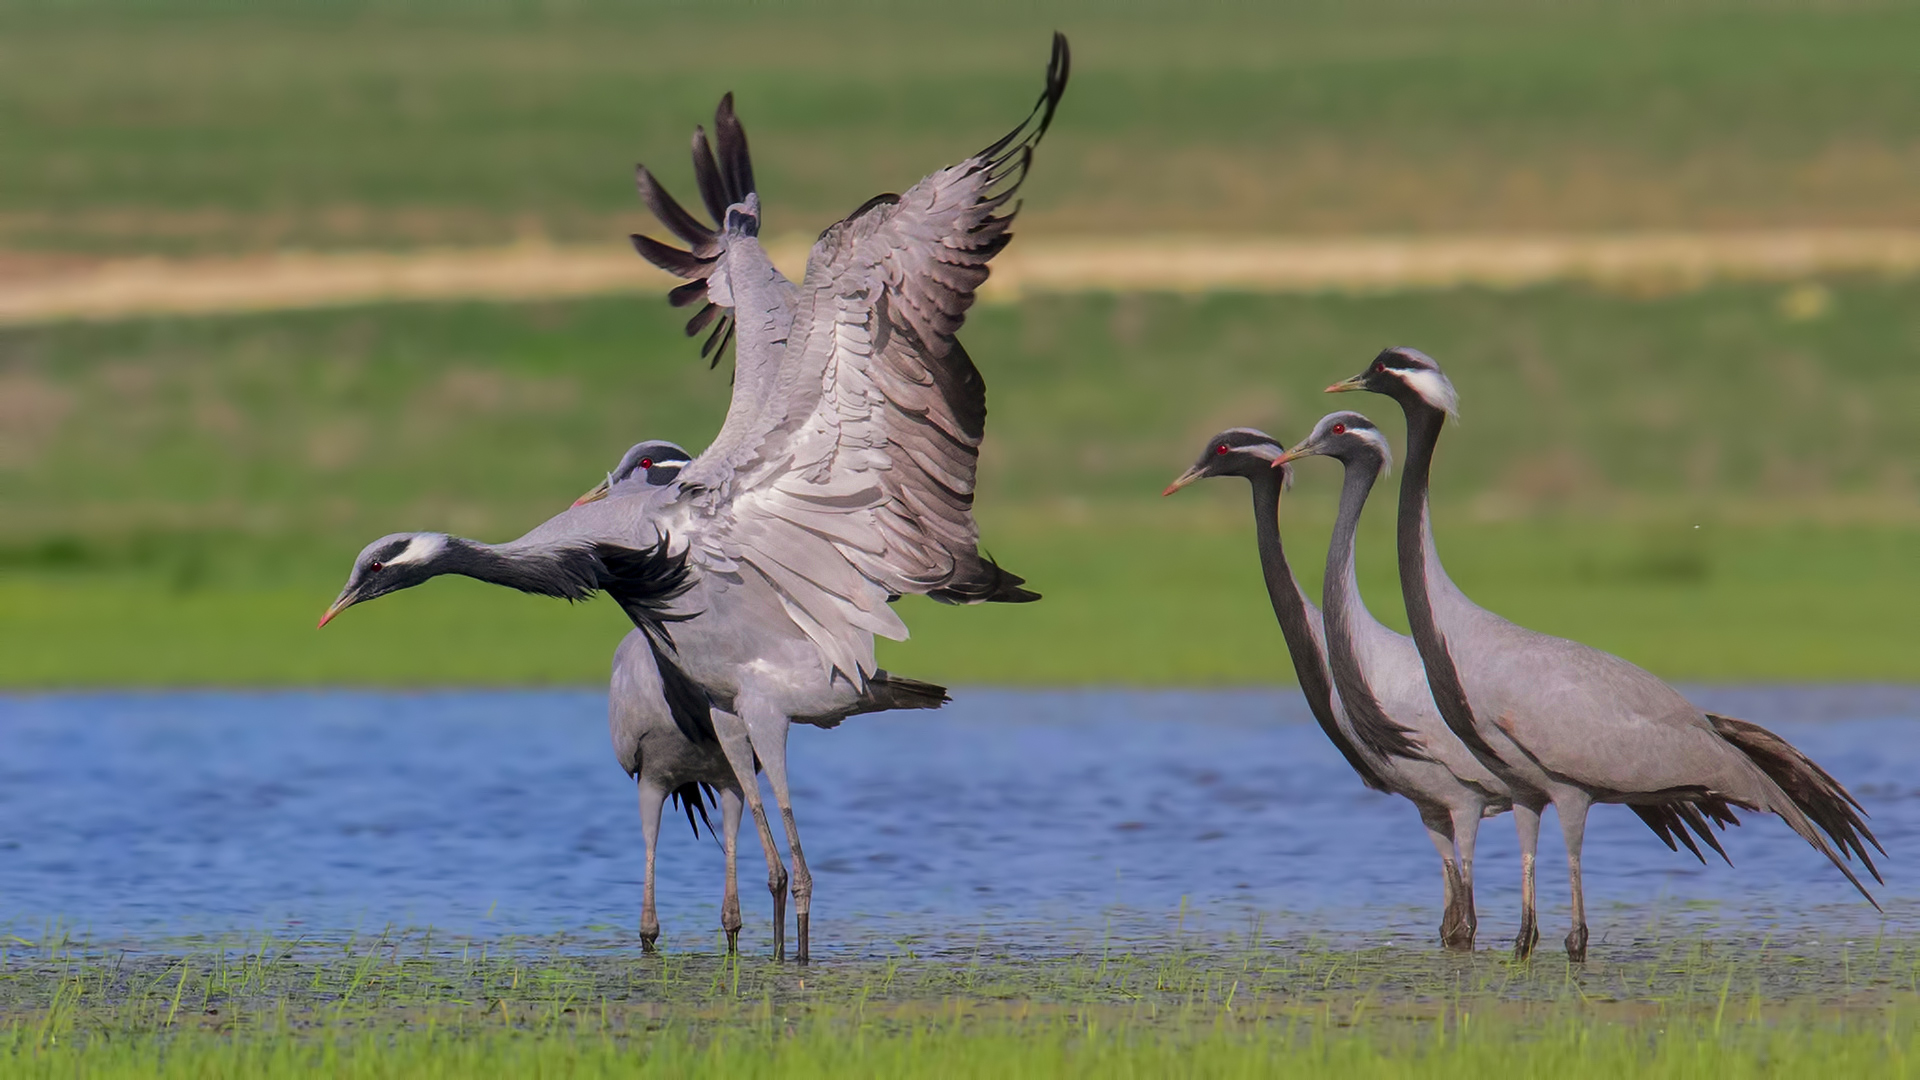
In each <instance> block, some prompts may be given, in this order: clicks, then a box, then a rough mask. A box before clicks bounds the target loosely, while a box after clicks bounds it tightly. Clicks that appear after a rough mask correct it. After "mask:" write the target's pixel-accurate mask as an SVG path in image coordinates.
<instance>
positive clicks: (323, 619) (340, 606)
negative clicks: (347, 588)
mask: <svg viewBox="0 0 1920 1080" xmlns="http://www.w3.org/2000/svg"><path fill="white" fill-rule="evenodd" d="M352 606H353V601H351V600H349V599H347V598H346V597H344V596H342V597H341V598H340V599H338V600H335V601H334V602H333V606H332V607H330V608H328V609H327V613H326V614H325V615H322V616H320V624H319V626H315V627H314V629H315V630H318V629H320V627H321V626H325V625H327V624H328V623H330V622H332V621H333V617H334V616H335V615H338V614H340V613H341V612H343V611H345V610H347V609H348V608H350V607H352Z"/></svg>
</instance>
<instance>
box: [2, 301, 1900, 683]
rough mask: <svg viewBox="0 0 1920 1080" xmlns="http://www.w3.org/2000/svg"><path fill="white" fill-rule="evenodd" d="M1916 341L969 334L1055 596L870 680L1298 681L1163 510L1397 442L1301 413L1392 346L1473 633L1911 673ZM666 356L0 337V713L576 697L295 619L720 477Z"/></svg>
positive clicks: (922, 614) (568, 309) (1859, 309)
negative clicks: (388, 549)
mask: <svg viewBox="0 0 1920 1080" xmlns="http://www.w3.org/2000/svg"><path fill="white" fill-rule="evenodd" d="M1808 297H1812V298H1814V299H1815V300H1817V303H1814V304H1811V305H1810V304H1809V301H1808ZM1917 311H1920V284H1916V283H1912V282H1904V283H1903V282H1878V281H1835V282H1825V283H1809V284H1805V285H1802V286H1797V287H1795V288H1793V289H1789V290H1785V291H1783V290H1781V289H1779V288H1776V287H1763V286H1719V287H1713V288H1708V289H1704V290H1699V291H1692V292H1684V293H1675V294H1671V295H1662V296H1651V297H1646V296H1624V295H1618V294H1612V293H1605V292H1598V291H1593V290H1589V289H1582V288H1549V289H1534V290H1528V291H1522V292H1513V293H1500V292H1484V291H1459V292H1448V293H1431V294H1409V295H1400V296H1380V297H1233V296H1216V297H1173V296H1121V297H1036V298H1032V299H1029V300H1026V301H1023V302H1022V303H1020V304H1017V305H1009V306H997V307H989V308H984V309H982V310H980V311H978V312H977V313H976V314H975V317H974V319H973V321H972V322H971V323H970V324H969V328H968V342H969V346H970V349H971V351H972V352H973V354H974V355H975V356H976V357H977V358H978V360H979V362H980V364H981V366H982V368H983V370H984V372H985V374H986V376H987V379H988V381H989V383H990V385H991V388H992V389H991V394H990V399H991V403H992V418H991V420H990V424H989V438H988V441H987V445H986V452H985V455H984V457H983V459H982V466H981V486H980V496H979V503H978V506H979V512H980V516H981V519H982V522H983V527H984V535H985V537H986V541H987V545H988V547H989V549H990V550H991V551H992V552H993V553H994V554H995V555H996V556H997V557H999V558H1000V559H1002V560H1003V561H1004V562H1005V563H1006V564H1007V565H1008V566H1010V567H1012V568H1014V569H1015V570H1017V571H1019V572H1020V573H1022V574H1024V575H1026V576H1028V577H1029V578H1031V579H1032V580H1033V582H1034V583H1035V585H1036V586H1037V587H1038V588H1040V589H1041V591H1043V592H1044V593H1046V594H1047V599H1046V601H1044V602H1043V603H1041V604H1038V605H1033V606H1030V607H1024V608H1015V609H1008V608H999V609H966V610H952V609H941V608H936V607H934V606H932V605H915V607H916V610H915V611H914V612H913V613H912V615H911V616H910V619H911V622H912V625H913V627H914V631H915V634H916V638H915V640H914V641H913V642H910V643H908V644H905V645H902V646H889V647H888V648H887V650H886V652H885V653H884V654H883V656H884V657H885V660H886V662H888V663H892V664H897V665H898V666H899V668H900V669H901V670H904V671H909V672H912V673H913V674H915V675H918V676H921V677H925V678H931V679H938V680H941V681H947V682H952V683H964V682H976V683H977V682H1024V683H1061V682H1080V681H1100V682H1125V683H1176V682H1221V681H1228V682H1234V681H1237V682H1261V681H1272V680H1276V679H1284V678H1286V677H1287V672H1286V670H1285V667H1284V662H1283V661H1282V660H1281V659H1280V656H1281V649H1280V647H1279V642H1278V636H1277V632H1276V631H1275V630H1274V628H1273V625H1272V620H1271V615H1270V614H1269V613H1268V612H1267V611H1266V610H1265V607H1264V600H1263V597H1262V595H1261V593H1260V587H1259V583H1258V577H1257V573H1256V569H1255V564H1254V556H1253V552H1252V545H1251V539H1250V527H1249V522H1248V521H1247V520H1246V515H1247V509H1246V506H1245V498H1246V496H1245V493H1244V490H1243V489H1241V488H1240V487H1239V483H1238V481H1234V482H1231V483H1229V482H1227V481H1215V482H1212V483H1208V484H1203V485H1198V486H1196V487H1194V488H1192V489H1189V490H1188V491H1184V492H1182V493H1181V494H1180V495H1179V496H1177V497H1175V498H1173V499H1165V500H1163V499H1161V498H1159V497H1158V491H1159V489H1160V487H1161V486H1163V485H1164V484H1165V483H1166V481H1167V480H1168V479H1170V478H1171V477H1172V476H1173V475H1174V474H1175V473H1176V472H1178V471H1179V470H1180V469H1181V468H1183V467H1184V466H1185V465H1186V464H1187V463H1188V462H1189V461H1191V460H1192V458H1193V456H1194V455H1195V454H1196V453H1197V452H1198V451H1199V450H1200V449H1201V447H1202V444H1203V441H1204V440H1205V438H1206V437H1207V436H1208V435H1209V434H1210V433H1212V432H1213V431H1214V430H1216V429H1218V428H1220V427H1224V426H1228V425H1232V424H1248V423H1250V424H1256V425H1260V426H1263V427H1266V428H1267V429H1269V430H1271V431H1273V432H1274V433H1275V434H1277V435H1279V436H1280V437H1282V438H1289V439H1290V438H1297V437H1298V436H1299V434H1300V433H1302V432H1303V431H1305V430H1306V429H1307V427H1308V426H1309V425H1310V424H1311V423H1312V421H1313V419H1314V418H1315V417H1317V416H1318V415H1320V414H1321V413H1322V412H1323V411H1327V410H1329V409H1330V408H1332V407H1333V406H1335V405H1343V406H1350V407H1351V406H1357V407H1360V408H1363V409H1366V410H1368V411H1371V412H1372V413H1374V414H1375V415H1376V416H1378V417H1379V418H1380V419H1381V420H1382V422H1383V423H1384V424H1385V426H1386V427H1387V429H1388V430H1389V431H1390V432H1395V433H1397V432H1398V430H1399V421H1398V420H1397V418H1394V417H1393V416H1392V415H1391V411H1390V405H1389V403H1387V402H1386V401H1384V399H1372V398H1369V399H1365V400H1358V399H1353V398H1343V399H1338V400H1336V399H1331V398H1327V397H1325V396H1324V395H1322V394H1320V393H1319V389H1320V387H1322V386H1324V385H1326V383H1327V382H1329V381H1331V380H1332V379H1334V378H1337V377H1340V376H1343V375H1346V374H1349V373H1351V372H1352V371H1353V370H1356V369H1357V368H1358V366H1359V365H1360V364H1361V363H1363V362H1364V361H1365V360H1366V358H1367V357H1369V356H1371V355H1372V353H1373V352H1374V351H1375V350H1376V349H1377V348H1378V347H1379V346H1380V345H1382V344H1384V343H1387V342H1396V341H1398V342H1415V343H1419V344H1421V345H1422V346H1424V347H1426V348H1427V349H1429V350H1430V351H1431V352H1433V353H1434V354H1435V355H1437V356H1438V357H1440V358H1441V360H1442V361H1443V362H1444V363H1445V364H1446V365H1447V366H1448V369H1449V370H1450V371H1451V372H1452V373H1453V375H1454V377H1455V379H1456V381H1457V382H1458V384H1459V385H1460V387H1461V389H1462V392H1463V394H1464V401H1465V410H1464V411H1465V422H1464V423H1463V424H1462V425H1461V426H1460V427H1459V428H1458V429H1457V430H1454V431H1453V432H1452V433H1451V434H1449V435H1448V436H1447V440H1446V442H1445V443H1444V444H1443V445H1442V448H1441V459H1440V468H1439V471H1438V474H1437V477H1436V485H1437V488H1436V498H1437V510H1436V513H1437V520H1438V524H1439V529H1440V536H1441V543H1442V548H1443V551H1444V552H1445V554H1446V556H1447V558H1448V560H1449V565H1450V567H1451V569H1452V571H1453V573H1454V576H1455V577H1456V578H1457V579H1458V580H1459V581H1460V582H1461V583H1462V585H1463V586H1464V587H1466V588H1467V589H1468V590H1469V591H1470V592H1471V593H1472V594H1473V595H1475V596H1476V597H1477V598H1479V599H1481V600H1482V601H1483V602H1484V603H1486V604H1488V605H1489V606H1491V607H1494V608H1496V609H1497V610H1500V611H1503V612H1506V613H1509V614H1511V615H1513V616H1514V617H1516V618H1519V619H1521V620H1523V621H1525V622H1527V623H1529V624H1531V625H1534V626H1538V627H1541V628H1543V629H1548V630H1552V631H1556V632H1560V633H1565V634H1569V635H1572V636H1575V637H1579V638H1581V639H1583V640H1587V641H1591V642H1593V643H1595V644H1597V645H1601V646H1603V647H1606V648H1609V649H1612V650H1615V651H1617V652H1620V653H1622V654H1623V655H1626V656H1628V657H1630V658H1632V659H1634V660H1636V661H1639V662H1641V663H1643V664H1646V665H1648V666H1650V667H1652V668H1654V669H1655V670H1657V671H1659V672H1661V673H1662V674H1666V675H1669V676H1674V677H1682V678H1693V679H1753V678H1816V679H1817V678H1836V679H1837V678H1846V679H1911V678H1916V677H1920V661H1917V660H1915V659H1914V657H1913V655H1912V653H1911V650H1907V649H1904V648H1902V647H1900V646H1899V643H1900V642H1902V641H1904V640H1906V638H1907V636H1908V633H1909V629H1910V624H1909V622H1908V619H1909V615H1908V612H1909V611H1910V609H1911V606H1912V604H1911V601H1912V598H1913V597H1914V596H1915V595H1917V593H1916V585H1920V581H1916V575H1917V574H1920V570H1916V568H1915V567H1916V563H1915V562H1914V560H1913V559H1912V558H1911V552H1912V551H1913V550H1914V547H1915V542H1916V540H1920V514H1916V512H1915V509H1914V508H1915V500H1914V494H1915V473H1914V468H1915V466H1914V462H1915V461H1920V428H1916V427H1915V425H1914V424H1913V423H1912V420H1911V418H1912V417H1913V416H1914V415H1915V414H1916V413H1917V412H1920V375H1916V374H1915V373H1916V371H1917V370H1920V369H1917V368H1916V367H1915V365H1914V364H1913V362H1912V358H1913V356H1914V353H1915V350H1916V348H1920V316H1916V314H1915V312H1917ZM676 322H677V320H676V319H675V318H674V315H673V313H671V312H670V311H669V310H668V309H667V308H666V306H665V305H664V304H661V303H658V302H653V301H635V300H603V301H587V302H577V303H564V304H562V303H554V304H530V305H492V306H489V305H448V306H426V305H423V306H394V307H383V308H368V309H360V310H347V311H334V312H306V313H289V314H280V315H260V316H251V317H244V318H222V319H200V320H193V319H175V320H153V321H144V322H135V323H125V324H116V325H66V326H53V327H43V328H17V329H11V330H6V331H4V332H0V380H4V385H5V388H6V395H5V400H6V402H7V407H8V410H9V411H8V412H7V414H6V425H5V427H4V429H3V431H0V433H3V434H4V438H3V439H0V502H3V503H4V504H5V506H6V508H7V513H6V514H5V516H4V518H0V634H3V635H4V636H5V638H6V640H7V641H8V648H6V649H5V650H0V684H4V685H10V686H16V687H23V686H71V685H89V686H111V685H126V684H137V685H151V684H171V685H182V684H184V685H211V684H236V683H238V684H286V683H308V682H331V681H343V682H352V683H372V684H399V685H422V684H425V685H432V684H446V683H486V684H501V683H521V682H552V681H561V682H592V681H597V680H598V679H600V678H602V677H603V673H604V666H603V665H604V662H605V657H606V656H607V655H608V654H609V653H610V651H611V644H612V642H613V640H614V639H615V638H616V637H617V636H618V634H619V633H621V632H622V623H621V621H620V618H619V616H618V614H617V613H615V612H614V611H613V610H612V609H611V607H610V606H609V605H589V606H588V608H587V609H586V610H584V611H582V610H572V609H569V608H568V607H567V606H566V605H563V604H558V603H555V602H551V601H544V600H538V599H532V598H526V597H520V596H515V595H510V594H507V593H505V592H504V591H502V590H497V589H492V588H488V587H484V586H480V585H477V584H474V583H471V582H465V581H444V582H435V583H433V584H432V585H430V586H429V587H427V588H423V589H419V590H415V591H411V592H408V593H406V594H403V595H401V596H396V597H393V598H391V599H387V600H383V601H381V602H380V603H378V604H373V605H368V606H367V607H365V608H362V609H360V610H356V611H354V612H353V613H351V614H350V615H349V616H348V617H346V618H345V619H343V620H342V621H341V622H340V623H339V624H338V625H337V626H334V627H329V628H328V630H327V631H326V632H324V633H315V632H314V631H313V630H312V623H313V620H314V619H315V618H316V617H317V616H318V613H319V611H320V610H321V609H322V608H323V607H324V606H325V605H326V604H327V602H328V601H329V600H331V599H332V596H333V593H334V592H335V591H336V590H337V589H338V587H339V584H340V581H341V580H342V579H343V578H344V576H345V573H346V570H347V567H348V566H349V565H350V563H351V560H352V556H353V554H354V552H356V551H357V550H358V549H359V548H360V546H361V545H362V544H364V543H365V542H367V541H369V540H371V539H373V538H374V537H377V536H380V535H382V534H384V533H387V532H391V531H395V530H399V529H410V528H426V529H444V530H448V531H452V532H457V533H461V534H464V535H470V536H476V537H479V538H482V539H490V540H501V539H508V538H511V537H513V536H516V535H519V534H520V533H521V532H523V531H524V530H525V529H527V528H529V527H531V526H532V525H533V524H535V523H537V522H539V521H540V520H542V519H544V518H545V517H546V516H548V515H550V514H551V513H554V512H556V511H557V510H558V509H560V508H561V507H563V506H564V505H565V503H566V501H567V499H568V497H569V496H571V495H572V494H574V493H576V492H578V491H582V490H585V489H586V488H587V487H588V486H590V485H591V484H592V483H593V482H594V481H595V480H596V479H597V478H598V476H599V475H600V473H601V472H602V471H603V470H604V469H606V468H607V467H608V466H609V465H610V464H611V463H612V462H613V461H614V459H615V458H616V457H617V456H618V455H619V453H620V451H621V450H622V449H624V448H625V447H626V446H627V445H628V444H629V443H630V442H632V441H634V440H636V439H638V438H640V437H643V436H648V437H668V438H675V439H678V440H681V441H683V442H685V443H687V444H688V445H691V446H695V447H698V446H700V445H703V444H704V442H705V441H706V440H707V439H708V438H710V437H711V434H712V432H713V431H714V430H716V429H717V427H718V424H719V420H720V417H721V415H722V413H723V412H724V409H725V401H726V395H727V392H728V380H727V376H726V372H725V371H724V370H722V371H719V372H711V371H707V370H706V369H705V368H704V367H703V366H702V365H701V364H700V363H699V362H698V361H697V360H696V359H695V358H694V357H693V355H692V350H691V349H690V348H688V347H687V344H686V343H685V341H684V339H682V338H681V337H680V336H679V334H678V332H677V329H676V328H675V323H676ZM1396 437H1397V435H1396ZM1337 480H1338V477H1337V472H1336V470H1335V469H1334V467H1333V466H1332V465H1331V464H1330V463H1327V462H1308V463H1305V464H1304V465H1302V466H1301V467H1300V469H1299V483H1298V484H1297V486H1296V488H1295V490H1294V492H1293V493H1292V494H1291V495H1290V496H1289V498H1288V502H1287V504H1286V507H1285V510H1284V513H1285V517H1286V524H1287V528H1286V535H1287V537H1288V539H1289V540H1290V542H1291V543H1292V545H1293V548H1292V553H1293V559H1294V562H1295V565H1296V568H1297V569H1298V571H1299V572H1300V573H1301V575H1302V576H1303V577H1304V578H1306V579H1308V580H1310V581H1315V580H1317V577H1318V567H1319V566H1320V563H1321V560H1322V545H1323V544H1324V542H1325V536H1326V533H1327V528H1328V525H1329V523H1330V517H1331V505H1332V496H1333V494H1334V492H1335V490H1336V487H1337ZM1389 483H1391V481H1390V482H1389ZM1391 518H1392V511H1391V503H1390V501H1388V500H1387V499H1384V498H1382V499H1378V500H1377V501H1376V505H1375V507H1374V508H1373V510H1372V511H1371V513H1370V514H1369V517H1368V519H1367V520H1366V522H1365V523H1364V529H1363V544H1364V547H1363V551H1362V560H1361V562H1362V574H1363V581H1364V584H1365V586H1366V588H1367V590H1368V593H1369V595H1370V596H1371V597H1372V598H1373V604H1374V607H1375V608H1376V610H1377V611H1378V612H1379V613H1380V614H1381V616H1382V617H1383V618H1386V619H1388V620H1389V621H1398V606H1399V605H1398V602H1397V586H1396V584H1395V579H1394V574H1393V569H1392V555H1391V546H1390V535H1389V531H1390V528H1391Z"/></svg>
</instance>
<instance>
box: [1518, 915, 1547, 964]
mask: <svg viewBox="0 0 1920 1080" xmlns="http://www.w3.org/2000/svg"><path fill="white" fill-rule="evenodd" d="M1538 944H1540V928H1539V927H1538V926H1536V925H1534V922H1533V914H1532V913H1531V912H1529V913H1528V914H1526V915H1525V916H1523V917H1522V918H1521V920H1520V934H1519V936H1518V937H1516V938H1514V939H1513V958H1514V959H1515V960H1525V959H1526V958H1527V957H1529V956H1532V955H1533V947H1534V946H1535V945H1538Z"/></svg>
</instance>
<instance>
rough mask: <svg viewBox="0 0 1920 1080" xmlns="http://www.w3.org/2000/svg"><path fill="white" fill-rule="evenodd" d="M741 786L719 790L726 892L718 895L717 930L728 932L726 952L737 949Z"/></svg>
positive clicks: (738, 931) (738, 938)
mask: <svg viewBox="0 0 1920 1080" xmlns="http://www.w3.org/2000/svg"><path fill="white" fill-rule="evenodd" d="M740 803H741V798H740V789H739V788H738V787H732V786H729V787H724V788H722V789H720V830H721V832H722V833H724V834H725V835H723V836H722V837H721V839H720V843H721V846H722V847H723V848H724V849H725V850H726V853H727V891H726V895H724V896H722V897H721V898H720V929H722V930H725V931H726V932H727V952H728V953H737V952H739V951H740V859H739V855H740Z"/></svg>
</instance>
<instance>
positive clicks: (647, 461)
mask: <svg viewBox="0 0 1920 1080" xmlns="http://www.w3.org/2000/svg"><path fill="white" fill-rule="evenodd" d="M640 467H641V468H643V469H651V468H653V459H652V458H650V457H643V458H641V459H640Z"/></svg>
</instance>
